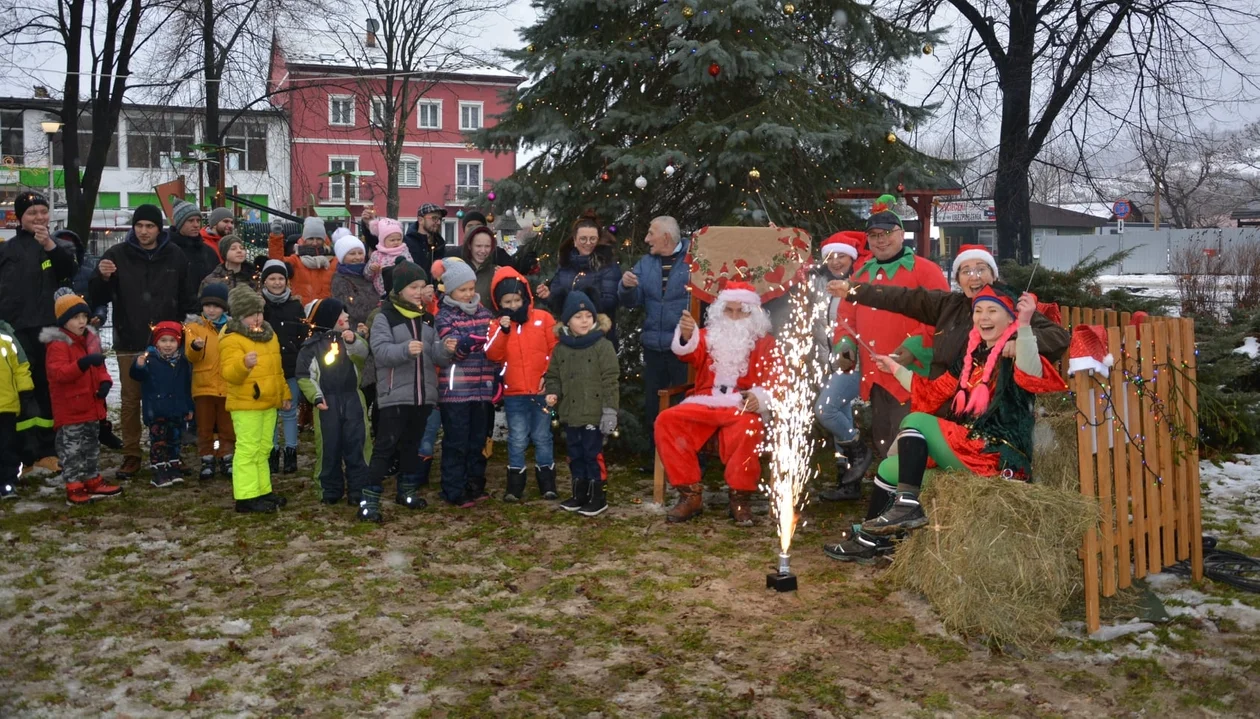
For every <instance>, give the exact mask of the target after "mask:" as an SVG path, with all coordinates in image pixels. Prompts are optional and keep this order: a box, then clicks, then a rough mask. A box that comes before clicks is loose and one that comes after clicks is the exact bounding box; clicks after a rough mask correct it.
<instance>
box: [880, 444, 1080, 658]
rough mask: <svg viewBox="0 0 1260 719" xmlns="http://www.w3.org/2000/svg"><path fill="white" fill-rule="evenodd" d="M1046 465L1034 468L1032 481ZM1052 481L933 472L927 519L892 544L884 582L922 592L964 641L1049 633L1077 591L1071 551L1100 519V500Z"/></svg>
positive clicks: (1027, 639)
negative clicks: (887, 577)
mask: <svg viewBox="0 0 1260 719" xmlns="http://www.w3.org/2000/svg"><path fill="white" fill-rule="evenodd" d="M1074 447H1075V442H1073V448H1074ZM1065 449H1066V448H1063V447H1060V448H1059V449H1058V450H1057V451H1056V453H1057V454H1060V455H1068V454H1069V453H1068V452H1067V451H1065ZM1070 456H1071V457H1072V458H1073V459H1074V458H1075V456H1076V454H1075V451H1072V452H1071V453H1070ZM1047 464H1050V462H1049V460H1047V462H1046V464H1043V465H1041V466H1038V465H1037V464H1034V471H1035V472H1036V474H1037V476H1038V477H1039V478H1040V477H1042V476H1043V475H1042V474H1041V471H1042V470H1043V469H1045V470H1049V469H1050V467H1047V466H1046V465H1047ZM1062 470H1063V468H1062V467H1060V469H1059V471H1062ZM1071 474H1072V477H1075V469H1074V468H1073V469H1072V472H1071ZM1056 479H1057V480H1058V481H1055V482H1046V483H1037V484H1025V483H1022V482H1010V481H1006V480H1002V479H997V478H993V477H977V476H975V475H972V474H969V473H964V472H946V473H939V474H937V475H936V476H934V477H933V478H932V479H931V481H930V482H929V483H928V486H927V487H926V488H925V490H924V493H923V497H922V501H923V506H924V508H925V509H926V510H927V511H928V514H929V516H930V518H931V521H930V523H929V524H928V526H927V527H925V528H923V529H920V530H918V531H916V532H914V533H913V534H912V535H911V537H910V538H909V539H907V540H906V541H905V542H904V543H902V545H901V546H900V547H898V549H897V553H896V556H895V558H894V561H893V566H892V569H891V570H890V577H891V578H892V580H893V581H894V582H896V583H898V584H899V585H900V586H903V587H906V588H909V589H914V590H917V591H919V592H922V593H923V594H924V595H925V596H926V597H927V599H928V601H930V602H931V603H932V606H933V607H935V609H936V611H937V613H938V614H939V615H940V617H941V621H942V622H943V623H944V624H945V626H946V627H948V628H949V629H950V630H952V631H955V632H959V633H961V634H963V635H969V636H976V635H982V636H984V637H987V638H988V639H989V640H990V641H993V642H996V643H998V644H999V645H1005V644H1012V645H1015V646H1019V647H1029V646H1031V645H1033V644H1035V643H1037V642H1039V641H1042V640H1044V639H1046V638H1048V637H1051V636H1053V635H1054V633H1055V630H1056V629H1057V628H1058V626H1059V618H1060V615H1061V613H1062V611H1063V608H1064V607H1065V606H1066V605H1067V603H1068V602H1069V601H1070V600H1071V598H1072V597H1073V595H1074V594H1076V593H1078V592H1079V591H1080V590H1081V588H1082V582H1083V576H1082V572H1081V562H1080V559H1079V556H1078V551H1079V549H1080V547H1081V541H1082V539H1083V537H1084V533H1085V530H1086V529H1087V528H1088V527H1090V526H1092V525H1094V524H1095V523H1097V521H1098V516H1099V510H1098V505H1097V502H1095V501H1092V500H1089V499H1086V498H1084V497H1082V496H1081V494H1080V489H1079V487H1078V486H1075V485H1074V486H1072V487H1071V488H1065V487H1063V486H1062V483H1063V477H1058V478H1056Z"/></svg>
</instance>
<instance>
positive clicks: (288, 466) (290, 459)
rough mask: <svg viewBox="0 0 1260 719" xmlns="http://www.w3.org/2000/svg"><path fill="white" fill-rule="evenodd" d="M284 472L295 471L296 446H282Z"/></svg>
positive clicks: (291, 472) (294, 472)
mask: <svg viewBox="0 0 1260 719" xmlns="http://www.w3.org/2000/svg"><path fill="white" fill-rule="evenodd" d="M284 473H285V474H296V473H297V447H285V448H284Z"/></svg>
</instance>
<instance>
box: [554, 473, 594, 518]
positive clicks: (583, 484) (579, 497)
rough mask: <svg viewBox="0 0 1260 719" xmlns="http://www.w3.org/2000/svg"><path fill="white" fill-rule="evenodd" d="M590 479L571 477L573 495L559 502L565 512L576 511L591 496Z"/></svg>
mask: <svg viewBox="0 0 1260 719" xmlns="http://www.w3.org/2000/svg"><path fill="white" fill-rule="evenodd" d="M591 484H593V482H592V480H589V479H578V478H576V477H574V478H573V481H572V485H573V496H572V497H569V498H568V499H566V500H564V501H563V502H561V503H560V509H563V510H564V511H566V512H576V511H578V510H579V509H581V508H582V507H585V506H586V501H587V500H588V499H590V496H591Z"/></svg>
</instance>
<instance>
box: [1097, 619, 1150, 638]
mask: <svg viewBox="0 0 1260 719" xmlns="http://www.w3.org/2000/svg"><path fill="white" fill-rule="evenodd" d="M1154 628H1155V625H1154V624H1151V623H1150V622H1138V621H1133V622H1129V623H1128V624H1113V625H1111V626H1106V627H1099V629H1098V631H1096V632H1094V633H1093V634H1091V635H1089V638H1090V639H1092V640H1094V641H1096V642H1110V641H1112V640H1113V639H1119V638H1120V637H1126V636H1128V635H1130V634H1138V633H1139V632H1148V631H1150V630H1152V629H1154Z"/></svg>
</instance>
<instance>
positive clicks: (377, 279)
mask: <svg viewBox="0 0 1260 719" xmlns="http://www.w3.org/2000/svg"><path fill="white" fill-rule="evenodd" d="M371 229H372V234H374V235H376V236H377V237H379V238H380V239H381V242H380V244H378V245H377V246H376V251H375V252H373V253H372V256H371V257H369V258H368V263H367V269H366V270H364V272H363V276H364V277H366V278H368V279H369V280H371V281H372V286H373V287H375V288H376V294H378V295H380V296H384V295H385V292H386V288H385V279H384V277H382V273H383V272H384V270H386V269H387V268H390V267H393V266H394V265H395V264H396V263H397V262H398V261H399V260H407V261H408V262H412V261H414V260H413V259H412V257H411V251H410V250H408V249H407V245H406V244H405V243H404V242H403V230H402V225H401V224H399V222H398V220H394V219H391V218H388V217H382V218H380V219H378V220H372V223H371Z"/></svg>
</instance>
